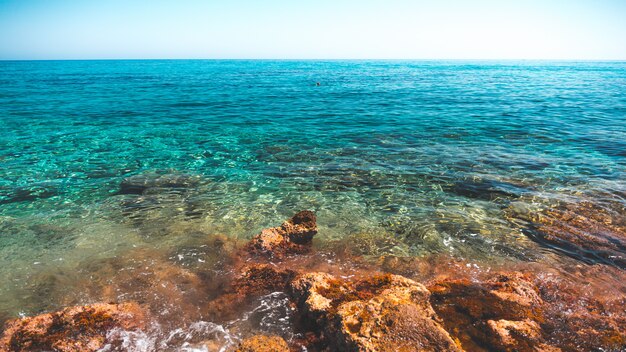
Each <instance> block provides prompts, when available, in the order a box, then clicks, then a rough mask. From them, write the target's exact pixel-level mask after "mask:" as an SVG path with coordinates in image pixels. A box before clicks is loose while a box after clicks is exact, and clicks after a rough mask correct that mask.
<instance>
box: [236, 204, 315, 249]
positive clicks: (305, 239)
mask: <svg viewBox="0 0 626 352" xmlns="http://www.w3.org/2000/svg"><path fill="white" fill-rule="evenodd" d="M315 234H317V223H316V217H315V214H314V213H313V212H312V211H308V210H304V211H300V212H298V213H297V214H296V215H294V216H293V217H292V218H291V219H289V220H287V221H285V222H284V223H283V224H282V225H281V226H278V227H272V228H269V229H264V230H263V231H261V233H260V234H258V235H256V236H254V237H253V238H252V240H250V242H249V243H248V246H247V251H248V252H250V253H256V254H265V255H269V256H272V257H278V258H280V257H283V256H284V255H286V254H294V253H305V252H307V251H308V250H309V249H310V246H311V241H312V240H313V236H315Z"/></svg>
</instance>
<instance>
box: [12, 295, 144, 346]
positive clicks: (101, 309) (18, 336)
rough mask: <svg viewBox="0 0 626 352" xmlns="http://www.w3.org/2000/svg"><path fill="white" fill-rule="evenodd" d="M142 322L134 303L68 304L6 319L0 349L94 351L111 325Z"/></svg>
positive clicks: (133, 327)
mask: <svg viewBox="0 0 626 352" xmlns="http://www.w3.org/2000/svg"><path fill="white" fill-rule="evenodd" d="M145 324H146V320H145V316H144V312H143V310H142V309H141V308H140V307H139V306H138V305H137V304H135V303H122V304H104V303H98V304H93V305H89V306H80V307H71V308H66V309H64V310H62V311H59V312H55V313H47V314H41V315H37V316H34V317H28V318H22V319H17V320H13V321H10V322H8V323H7V325H6V328H5V330H4V334H3V335H2V338H1V339H0V350H2V351H52V350H54V351H63V352H70V351H77V352H84V351H97V350H99V349H100V348H102V347H103V346H104V345H105V343H107V342H108V341H106V339H107V333H108V332H109V331H111V330H112V329H114V328H121V329H124V330H138V329H141V328H143V327H145Z"/></svg>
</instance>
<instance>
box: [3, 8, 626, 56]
mask: <svg viewBox="0 0 626 352" xmlns="http://www.w3.org/2000/svg"><path fill="white" fill-rule="evenodd" d="M90 58H103V59H109V58H279V59H281V58H283V59H294V58H312V59H314V58H363V59H367V58H409V59H411V58H412V59H605V60H606V59H608V60H610V59H613V60H626V0H517V1H507V0H499V1H498V0H478V1H471V0H432V1H422V0H344V1H342V0H266V1H262V0H258V1H252V0H223V1H214V0H204V1H202V0H171V1H161V0H137V1H132V0H125V1H122V0H84V1H79V0H0V59H90Z"/></svg>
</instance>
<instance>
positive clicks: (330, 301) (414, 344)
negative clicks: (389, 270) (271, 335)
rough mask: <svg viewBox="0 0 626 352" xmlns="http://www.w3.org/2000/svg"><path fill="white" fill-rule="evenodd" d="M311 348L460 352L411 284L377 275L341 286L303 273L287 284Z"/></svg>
mask: <svg viewBox="0 0 626 352" xmlns="http://www.w3.org/2000/svg"><path fill="white" fill-rule="evenodd" d="M291 290H292V294H293V296H294V299H295V300H296V301H297V305H298V307H299V308H300V311H301V312H303V314H304V319H305V321H307V322H308V324H309V329H311V330H312V331H314V332H315V331H317V332H318V333H321V334H322V336H323V337H322V338H321V339H320V341H318V342H317V343H318V344H320V345H322V346H324V345H325V346H324V347H329V348H330V349H331V350H341V351H398V350H406V351H413V350H420V351H460V348H459V347H458V346H457V344H456V343H455V342H454V341H453V340H452V338H451V337H450V335H449V334H448V333H447V332H446V331H445V330H444V329H443V328H442V327H441V325H440V324H439V323H438V318H437V316H436V314H435V312H434V310H433V309H432V307H431V305H430V302H429V296H430V293H429V292H428V290H427V289H426V288H425V287H424V286H423V285H422V284H419V283H417V282H415V281H413V280H410V279H407V278H404V277H402V276H397V275H389V274H379V275H374V276H371V277H367V278H363V279H359V280H355V281H344V280H338V279H335V278H334V277H333V276H331V275H329V274H326V273H307V274H304V275H302V276H300V277H298V278H296V279H295V280H294V281H293V283H292V284H291Z"/></svg>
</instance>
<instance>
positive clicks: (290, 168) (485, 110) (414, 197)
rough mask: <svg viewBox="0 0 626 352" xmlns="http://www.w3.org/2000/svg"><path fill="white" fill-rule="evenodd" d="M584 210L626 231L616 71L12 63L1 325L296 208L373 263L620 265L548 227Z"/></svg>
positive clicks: (5, 92) (3, 105)
mask: <svg viewBox="0 0 626 352" xmlns="http://www.w3.org/2000/svg"><path fill="white" fill-rule="evenodd" d="M317 83H319V85H318V84H317ZM133 182H135V183H133ZM137 183H139V184H140V186H136V184H137ZM141 185H143V186H145V187H143V186H141ZM133 187H135V188H133ZM137 187H139V188H137ZM142 187H143V188H142ZM145 190H147V191H145ZM580 201H586V202H591V203H593V204H596V205H597V206H598V207H600V208H606V209H609V210H611V209H612V211H613V213H614V214H616V215H615V217H614V222H616V223H619V222H620V221H623V216H624V214H623V213H622V214H620V213H619V211H617V212H616V211H615V209H617V208H619V207H620V206H621V207H623V206H624V205H626V63H625V62H558V61H546V62H544V61H519V62H518V61H502V62H495V61H494V62H492V61H263V60H259V61H245V60H243V61H238V60H129V61H16V62H11V61H3V62H0V278H2V279H1V280H2V284H1V285H0V321H3V320H6V319H9V318H14V317H17V316H20V315H32V314H36V313H39V312H42V311H48V310H53V309H59V308H60V307H63V306H66V305H69V304H84V303H90V302H92V301H95V300H99V299H102V295H103V292H107V295H108V296H107V297H113V298H115V299H124V298H128V297H137V296H141V295H145V291H141V290H140V289H138V288H137V287H138V286H137V285H118V286H116V288H115V289H114V290H113V291H112V292H108V291H103V290H105V288H104V287H105V286H106V285H107V284H111V282H115V281H116V280H123V278H121V276H122V275H124V273H125V272H129V271H132V273H133V274H132V275H134V276H137V275H140V274H141V273H142V272H143V271H142V265H143V264H138V263H145V261H146V260H153V259H154V258H163V261H164V262H165V263H167V265H173V266H178V267H182V268H186V270H190V271H194V270H202V269H201V268H202V266H203V265H208V264H207V263H217V262H219V260H220V251H216V250H212V249H211V248H207V246H206V241H205V239H206V238H208V237H210V236H215V235H219V236H222V237H221V238H224V239H226V241H228V240H232V241H245V240H246V239H249V238H250V237H251V236H253V235H254V234H256V233H258V232H259V231H260V230H261V229H263V228H266V227H271V226H277V225H279V224H280V223H281V222H282V221H283V220H284V219H287V218H289V217H290V216H292V215H293V214H294V213H295V212H297V211H299V210H304V209H308V210H312V211H314V212H315V213H316V214H317V217H318V224H319V235H318V236H317V237H316V239H315V241H316V242H315V246H316V248H318V250H320V251H328V252H329V253H330V252H333V251H339V249H340V251H342V252H346V251H349V252H350V253H351V254H353V255H358V256H360V257H363V258H366V260H371V261H373V262H375V261H377V260H380V258H385V257H389V256H397V257H427V256H432V255H442V256H447V257H449V258H456V259H459V260H464V261H468V262H471V263H475V265H477V266H481V267H485V266H490V265H500V266H509V265H510V266H514V265H517V264H519V263H538V265H543V266H545V267H562V266H563V265H574V264H576V265H578V264H580V265H590V264H594V263H603V264H608V265H609V266H617V267H620V266H621V264H619V263H616V262H615V256H610V255H608V256H607V255H596V254H594V253H591V254H589V253H587V252H585V253H579V252H576V251H572V249H571V247H569V246H567V245H560V244H559V243H556V244H555V243H554V242H551V243H546V242H545V241H544V240H542V238H541V237H540V236H539V237H538V236H536V235H535V232H534V227H533V226H531V225H530V222H532V221H531V220H532V219H533V214H536V213H538V212H540V211H542V209H546V208H550V207H555V206H558V205H561V204H567V203H572V202H580ZM511 214H514V215H511ZM520 214H521V215H520ZM624 252H626V250H625V251H624ZM624 252H622V253H624ZM141 255H144V256H145V257H141ZM329 260H332V259H329ZM564 263H565V264H564ZM146 270H147V267H146ZM163 280H165V279H163ZM142 287H143V286H142ZM162 294H163V295H168V294H169V293H162ZM205 328H206V326H205Z"/></svg>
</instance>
